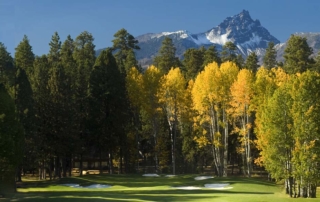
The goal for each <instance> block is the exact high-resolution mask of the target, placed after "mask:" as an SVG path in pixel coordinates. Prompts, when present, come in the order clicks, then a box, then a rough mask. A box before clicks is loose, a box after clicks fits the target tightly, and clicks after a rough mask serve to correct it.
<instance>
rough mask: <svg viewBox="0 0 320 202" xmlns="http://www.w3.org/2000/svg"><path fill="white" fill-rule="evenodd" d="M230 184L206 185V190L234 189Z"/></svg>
mask: <svg viewBox="0 0 320 202" xmlns="http://www.w3.org/2000/svg"><path fill="white" fill-rule="evenodd" d="M229 185H230V184H229V183H215V184H205V185H204V187H205V188H209V189H232V188H233V187H229Z"/></svg>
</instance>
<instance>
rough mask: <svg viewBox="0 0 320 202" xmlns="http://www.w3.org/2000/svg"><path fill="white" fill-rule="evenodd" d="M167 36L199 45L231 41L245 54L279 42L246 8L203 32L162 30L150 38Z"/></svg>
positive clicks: (221, 43) (222, 43)
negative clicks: (271, 42)
mask: <svg viewBox="0 0 320 202" xmlns="http://www.w3.org/2000/svg"><path fill="white" fill-rule="evenodd" d="M165 36H168V37H175V38H176V39H177V40H183V39H185V40H189V41H191V42H193V43H194V44H195V45H197V46H202V45H212V44H213V45H220V46H223V45H224V44H225V43H226V42H228V41H231V42H233V43H235V45H236V46H237V47H238V49H239V52H240V53H242V54H243V55H244V56H247V55H248V54H249V53H251V52H252V51H254V50H255V49H257V48H266V47H267V44H268V43H269V42H270V41H273V42H274V43H275V44H277V43H279V40H278V39H276V38H275V37H273V36H272V35H271V34H270V33H269V32H268V30H267V29H265V28H264V27H262V26H261V24H260V21H259V20H252V18H251V17H250V14H249V12H248V11H246V10H243V11H242V12H241V13H239V14H237V15H234V16H232V17H228V18H226V19H225V20H224V21H223V22H222V23H220V24H219V25H218V26H216V27H214V28H212V29H210V30H208V31H206V32H203V33H199V34H192V33H190V32H188V31H186V30H179V31H176V32H161V33H158V34H152V35H150V39H155V38H157V39H159V38H161V37H165ZM138 40H139V39H138Z"/></svg>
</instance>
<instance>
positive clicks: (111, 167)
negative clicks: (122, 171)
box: [109, 149, 113, 174]
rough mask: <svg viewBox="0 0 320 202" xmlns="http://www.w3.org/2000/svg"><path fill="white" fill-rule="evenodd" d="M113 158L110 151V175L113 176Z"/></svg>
mask: <svg viewBox="0 0 320 202" xmlns="http://www.w3.org/2000/svg"><path fill="white" fill-rule="evenodd" d="M112 160H113V156H112V151H111V150H110V149H109V174H113V162H112Z"/></svg>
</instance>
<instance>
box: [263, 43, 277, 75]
mask: <svg viewBox="0 0 320 202" xmlns="http://www.w3.org/2000/svg"><path fill="white" fill-rule="evenodd" d="M263 65H264V67H265V68H267V69H268V70H270V69H271V68H273V67H276V66H277V51H276V49H275V47H274V43H273V42H272V41H270V42H269V43H268V47H267V49H266V53H265V55H264V56H263Z"/></svg>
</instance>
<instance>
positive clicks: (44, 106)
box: [30, 55, 52, 179]
mask: <svg viewBox="0 0 320 202" xmlns="http://www.w3.org/2000/svg"><path fill="white" fill-rule="evenodd" d="M48 66H49V62H48V58H47V56H46V55H42V56H41V57H36V58H35V62H34V69H33V72H32V75H31V77H30V83H31V86H32V91H33V99H34V106H35V107H34V109H35V110H34V111H35V127H36V130H35V132H34V139H35V142H36V143H37V147H36V154H37V155H36V156H37V160H38V162H37V163H38V166H39V179H46V167H47V166H48V165H47V164H49V162H48V156H49V154H50V153H51V152H52V151H51V147H52V145H51V142H49V138H50V137H49V135H48V134H50V132H51V131H50V129H51V126H50V124H49V122H50V121H49V120H50V117H49V116H50V113H49V107H50V94H49V91H48V80H49V68H48ZM49 165H50V166H49V168H50V169H51V164H49ZM49 174H51V173H49Z"/></svg>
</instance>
